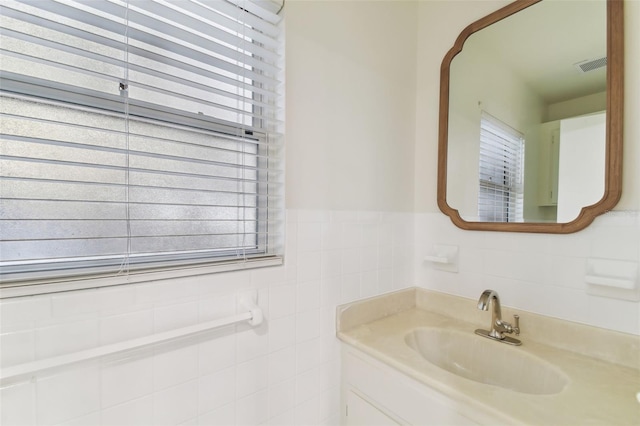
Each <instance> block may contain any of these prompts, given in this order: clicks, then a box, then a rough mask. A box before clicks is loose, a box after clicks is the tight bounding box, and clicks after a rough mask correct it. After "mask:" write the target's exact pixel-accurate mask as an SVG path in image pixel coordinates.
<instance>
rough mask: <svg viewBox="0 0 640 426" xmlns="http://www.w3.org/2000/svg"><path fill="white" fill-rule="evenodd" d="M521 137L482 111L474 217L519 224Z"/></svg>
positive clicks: (521, 174)
mask: <svg viewBox="0 0 640 426" xmlns="http://www.w3.org/2000/svg"><path fill="white" fill-rule="evenodd" d="M523 156H524V140H523V137H522V134H521V133H520V132H518V131H517V130H515V129H513V128H511V127H510V126H508V125H506V124H505V123H502V122H501V121H499V120H498V119H496V118H495V117H492V116H491V115H489V114H487V113H486V112H484V111H482V114H481V125H480V162H479V191H478V217H479V218H480V220H482V221H486V222H517V221H522V214H523V204H522V203H523V197H522V195H521V194H522V192H523V187H522V176H523V164H524V163H523Z"/></svg>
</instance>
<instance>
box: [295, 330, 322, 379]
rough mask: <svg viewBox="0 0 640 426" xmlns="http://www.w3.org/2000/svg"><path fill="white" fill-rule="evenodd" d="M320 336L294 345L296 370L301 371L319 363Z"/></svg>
mask: <svg viewBox="0 0 640 426" xmlns="http://www.w3.org/2000/svg"><path fill="white" fill-rule="evenodd" d="M320 342H321V340H320V338H315V339H312V340H308V341H306V342H302V343H298V344H297V346H296V372H297V373H302V372H304V371H307V370H310V369H312V368H315V367H317V366H318V365H319V364H320V354H321V350H320Z"/></svg>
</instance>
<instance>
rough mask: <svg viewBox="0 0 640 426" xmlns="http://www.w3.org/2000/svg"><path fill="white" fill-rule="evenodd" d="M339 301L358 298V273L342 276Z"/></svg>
mask: <svg viewBox="0 0 640 426" xmlns="http://www.w3.org/2000/svg"><path fill="white" fill-rule="evenodd" d="M341 286H342V289H341V292H340V303H348V302H352V301H354V300H357V299H359V298H360V274H348V275H343V276H342V285H341Z"/></svg>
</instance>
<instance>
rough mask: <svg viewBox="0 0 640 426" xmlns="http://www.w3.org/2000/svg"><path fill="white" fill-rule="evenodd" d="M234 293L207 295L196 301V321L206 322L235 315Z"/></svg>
mask: <svg viewBox="0 0 640 426" xmlns="http://www.w3.org/2000/svg"><path fill="white" fill-rule="evenodd" d="M235 313H236V293H235V292H234V293H230V294H208V295H206V296H204V297H203V298H202V299H200V300H199V301H198V321H199V322H206V321H213V320H216V319H220V318H224V317H228V316H230V315H235Z"/></svg>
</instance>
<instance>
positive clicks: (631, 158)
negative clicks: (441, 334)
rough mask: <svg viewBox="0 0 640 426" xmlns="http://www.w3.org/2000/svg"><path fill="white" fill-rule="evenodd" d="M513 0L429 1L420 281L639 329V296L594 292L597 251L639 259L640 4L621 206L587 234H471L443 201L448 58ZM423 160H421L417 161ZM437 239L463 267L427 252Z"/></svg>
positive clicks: (424, 33)
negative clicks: (469, 31)
mask: <svg viewBox="0 0 640 426" xmlns="http://www.w3.org/2000/svg"><path fill="white" fill-rule="evenodd" d="M507 3H508V2H507V1H492V2H488V1H471V0H469V1H453V2H446V1H439V2H421V3H420V9H419V19H420V20H419V28H418V60H417V63H418V73H417V75H418V83H417V96H418V97H417V116H418V117H421V120H419V121H417V125H416V168H415V170H416V174H415V176H416V177H415V189H416V192H415V205H416V212H417V216H416V222H415V232H416V234H415V238H416V249H415V257H416V262H415V265H416V269H415V279H416V284H417V285H419V286H423V287H426V288H431V289H436V290H440V291H444V292H447V293H452V294H458V295H462V296H465V297H469V298H477V297H478V296H479V295H480V293H481V291H482V290H484V289H486V288H493V289H495V290H497V291H498V292H499V293H500V295H501V296H502V302H503V304H506V305H509V306H514V307H517V308H520V309H523V310H527V311H532V312H537V313H542V314H545V315H550V316H554V317H558V318H564V319H568V320H572V321H577V322H581V323H586V324H591V325H595V326H598V327H604V328H609V329H613V330H619V331H624V332H628V333H635V334H640V303H638V302H633V301H624V300H617V299H611V298H604V297H596V296H592V295H589V294H588V293H587V285H586V284H585V282H584V275H585V274H586V262H587V259H589V258H606V259H620V260H629V261H635V262H639V261H640V212H639V210H640V208H639V207H640V167H638V165H639V164H640V122H638V120H637V119H636V118H635V117H636V116H637V115H638V113H639V112H640V97H638V96H637V93H640V79H639V78H638V77H637V76H639V75H640V2H633V1H632V2H625V54H626V57H625V78H626V80H625V87H626V89H625V95H626V96H625V118H624V119H625V125H624V126H625V127H624V164H623V169H624V170H623V194H622V198H621V200H620V202H619V203H618V205H617V206H616V208H615V210H614V211H613V212H610V213H608V214H606V215H603V216H600V217H599V218H597V219H596V221H595V222H594V224H593V225H591V226H590V227H588V228H587V229H585V230H584V231H581V232H578V233H575V234H570V235H544V234H542V235H535V234H516V233H495V232H493V233H491V232H472V231H462V230H460V229H458V228H456V227H455V226H454V225H453V224H452V223H451V222H450V221H449V219H448V218H446V217H445V216H444V215H442V214H441V213H440V212H439V211H438V207H437V204H436V170H437V166H436V159H437V118H438V115H437V112H438V87H439V72H440V61H441V60H442V58H443V57H444V55H445V54H446V52H447V51H448V49H449V48H450V47H451V46H452V45H453V42H454V40H455V38H456V37H457V35H458V34H459V32H460V31H461V30H462V29H463V28H464V27H465V26H466V25H468V24H469V23H471V22H473V21H474V20H476V19H479V18H480V17H482V16H484V15H486V14H487V13H490V12H491V11H493V10H496V9H497V8H499V7H500V6H502V5H505V4H507ZM418 165H420V166H418ZM433 244H453V245H458V246H459V248H460V263H459V270H460V272H459V273H457V274H454V273H447V272H442V271H437V270H434V269H433V268H432V267H431V266H430V265H429V264H428V263H425V262H423V261H422V258H423V257H424V256H425V255H426V254H429V253H430V251H431V247H432V245H433Z"/></svg>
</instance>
